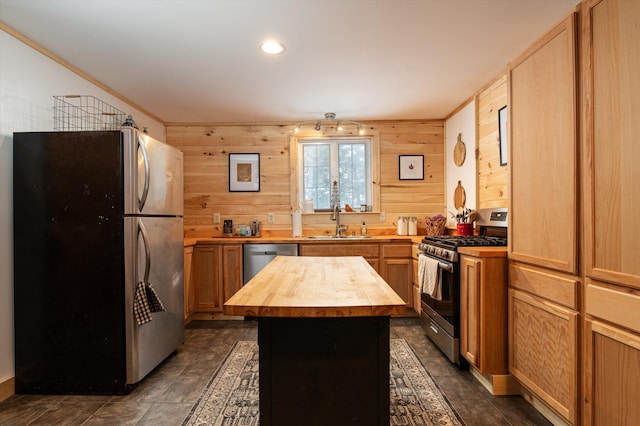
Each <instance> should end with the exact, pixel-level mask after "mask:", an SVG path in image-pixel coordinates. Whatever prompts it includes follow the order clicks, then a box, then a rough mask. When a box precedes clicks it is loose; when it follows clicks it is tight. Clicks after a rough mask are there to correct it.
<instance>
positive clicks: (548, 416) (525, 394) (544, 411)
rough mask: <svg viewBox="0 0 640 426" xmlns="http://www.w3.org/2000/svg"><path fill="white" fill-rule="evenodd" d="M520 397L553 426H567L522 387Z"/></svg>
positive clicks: (560, 418)
mask: <svg viewBox="0 0 640 426" xmlns="http://www.w3.org/2000/svg"><path fill="white" fill-rule="evenodd" d="M522 397H523V398H524V399H525V401H527V402H528V403H529V404H531V405H533V408H535V409H536V410H538V412H539V413H540V414H542V415H543V416H544V417H545V418H546V419H547V420H549V421H550V422H551V423H552V424H553V425H554V426H569V423H567V421H566V420H564V419H563V418H562V417H560V416H559V415H557V414H556V413H555V411H553V410H552V409H551V408H549V407H548V406H547V405H546V404H545V403H544V402H542V400H540V399H538V398H537V397H536V396H535V395H534V394H533V393H531V392H530V391H529V390H528V389H526V388H525V387H524V386H523V387H522Z"/></svg>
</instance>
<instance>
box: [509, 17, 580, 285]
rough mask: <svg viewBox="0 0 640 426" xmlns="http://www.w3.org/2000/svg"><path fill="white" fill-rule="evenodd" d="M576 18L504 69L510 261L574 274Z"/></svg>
mask: <svg viewBox="0 0 640 426" xmlns="http://www.w3.org/2000/svg"><path fill="white" fill-rule="evenodd" d="M575 21H576V18H575V15H574V14H571V15H570V16H569V17H568V18H566V19H565V20H564V21H563V22H562V23H561V24H560V25H558V26H557V27H556V28H554V29H553V30H552V31H550V32H549V33H548V34H547V35H545V36H544V37H543V38H542V39H540V40H539V41H538V42H537V43H536V44H534V45H533V46H532V47H531V49H529V50H528V51H527V52H525V53H524V54H523V55H521V56H520V57H519V58H517V59H516V60H515V61H514V62H513V63H511V64H510V65H509V73H508V77H509V108H508V115H509V116H508V126H509V138H508V141H509V149H508V152H509V170H510V171H511V176H510V180H511V182H510V196H509V203H510V206H509V218H510V223H509V257H510V258H512V259H514V260H519V261H522V262H527V263H531V264H534V265H539V266H544V267H548V268H552V269H556V270H559V271H564V272H568V273H573V274H575V273H577V251H578V250H577V231H578V226H577V220H578V216H579V211H578V193H577V190H578V185H577V184H578V168H577V152H578V150H577V116H576V110H577V94H576V57H577V55H576V47H577V46H576V35H575Z"/></svg>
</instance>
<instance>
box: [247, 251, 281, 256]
mask: <svg viewBox="0 0 640 426" xmlns="http://www.w3.org/2000/svg"><path fill="white" fill-rule="evenodd" d="M251 255H252V256H277V255H278V252H277V251H252V252H251Z"/></svg>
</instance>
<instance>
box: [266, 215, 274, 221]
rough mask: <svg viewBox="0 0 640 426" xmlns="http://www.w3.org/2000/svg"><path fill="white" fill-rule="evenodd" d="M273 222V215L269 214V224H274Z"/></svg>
mask: <svg viewBox="0 0 640 426" xmlns="http://www.w3.org/2000/svg"><path fill="white" fill-rule="evenodd" d="M273 221H274V217H273V213H267V222H269V223H273Z"/></svg>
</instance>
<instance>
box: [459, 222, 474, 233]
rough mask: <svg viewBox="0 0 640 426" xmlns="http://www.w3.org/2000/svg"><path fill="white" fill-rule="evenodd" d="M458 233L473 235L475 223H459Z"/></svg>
mask: <svg viewBox="0 0 640 426" xmlns="http://www.w3.org/2000/svg"><path fill="white" fill-rule="evenodd" d="M456 228H457V230H458V235H473V223H458V224H457V226H456Z"/></svg>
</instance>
